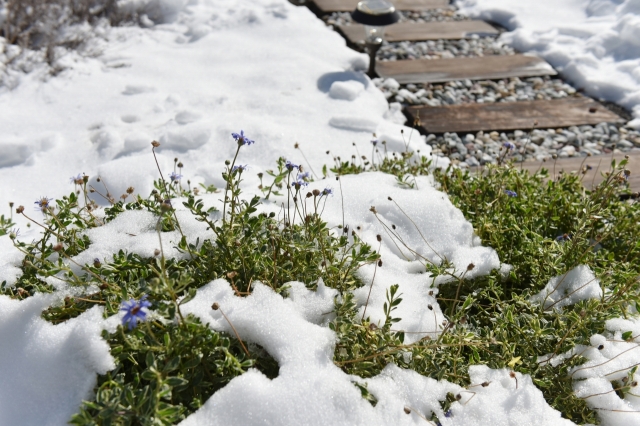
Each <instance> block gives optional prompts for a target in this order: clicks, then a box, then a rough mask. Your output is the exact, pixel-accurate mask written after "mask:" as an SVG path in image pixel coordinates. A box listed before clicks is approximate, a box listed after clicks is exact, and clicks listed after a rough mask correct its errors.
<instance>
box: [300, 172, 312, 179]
mask: <svg viewBox="0 0 640 426" xmlns="http://www.w3.org/2000/svg"><path fill="white" fill-rule="evenodd" d="M309 176H310V175H309V172H304V173H298V180H300V179H302V180H307V179H309Z"/></svg>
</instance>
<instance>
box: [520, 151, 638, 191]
mask: <svg viewBox="0 0 640 426" xmlns="http://www.w3.org/2000/svg"><path fill="white" fill-rule="evenodd" d="M625 155H628V156H629V161H628V163H627V165H626V166H625V168H626V169H628V170H630V171H631V175H630V176H629V179H628V180H627V182H628V183H629V189H630V190H631V192H640V153H637V152H630V153H626V154H625V153H615V154H613V155H611V154H604V155H596V156H593V157H586V158H585V157H572V158H559V159H557V160H555V161H553V160H548V161H546V162H544V163H542V162H538V161H527V162H524V163H522V164H514V166H513V167H514V168H516V169H519V168H520V167H522V168H523V169H525V170H529V172H531V173H535V172H536V171H538V170H539V169H540V168H542V167H544V168H545V169H547V170H549V176H550V177H553V173H554V169H555V173H556V176H557V175H558V173H559V172H560V170H562V171H563V173H580V170H581V168H582V167H583V166H590V167H591V169H590V170H587V173H585V175H584V178H583V179H582V183H583V185H584V187H585V188H586V189H589V190H591V189H593V188H594V187H595V186H597V185H598V184H600V182H602V181H603V180H604V177H603V176H602V173H603V172H608V171H610V170H611V160H612V159H615V160H616V164H617V163H619V162H620V160H622V159H624V157H625ZM554 164H555V166H554Z"/></svg>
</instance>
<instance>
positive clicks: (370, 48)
mask: <svg viewBox="0 0 640 426" xmlns="http://www.w3.org/2000/svg"><path fill="white" fill-rule="evenodd" d="M364 45H365V47H366V49H367V53H368V54H369V71H367V75H368V76H369V77H370V78H376V77H377V76H378V75H377V74H376V54H377V53H378V50H380V47H382V39H381V38H377V39H375V40H366V41H365V43H364Z"/></svg>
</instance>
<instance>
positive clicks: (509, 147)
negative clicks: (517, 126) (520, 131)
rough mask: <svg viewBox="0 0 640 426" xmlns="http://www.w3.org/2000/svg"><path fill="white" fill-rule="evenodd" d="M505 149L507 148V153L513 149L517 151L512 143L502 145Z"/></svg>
mask: <svg viewBox="0 0 640 426" xmlns="http://www.w3.org/2000/svg"><path fill="white" fill-rule="evenodd" d="M502 146H503V147H505V148H506V149H507V151H511V150H513V149H516V146H515V145H514V144H512V143H511V142H505V143H503V144H502Z"/></svg>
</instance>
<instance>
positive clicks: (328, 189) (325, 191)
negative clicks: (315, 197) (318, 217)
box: [322, 187, 333, 196]
mask: <svg viewBox="0 0 640 426" xmlns="http://www.w3.org/2000/svg"><path fill="white" fill-rule="evenodd" d="M322 195H325V196H327V195H333V189H331V188H329V187H326V188H325V189H323V190H322Z"/></svg>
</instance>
